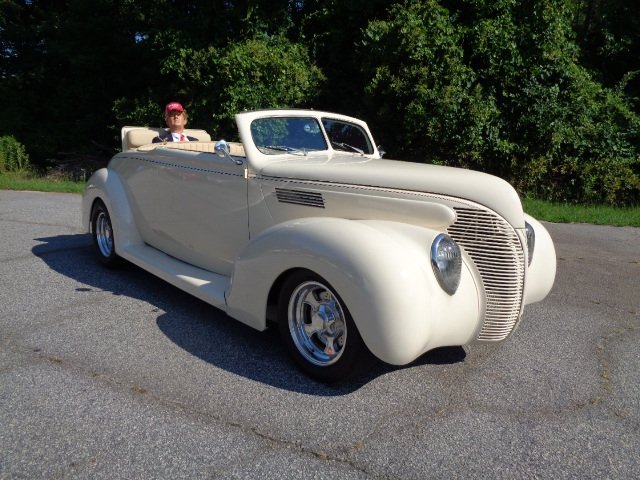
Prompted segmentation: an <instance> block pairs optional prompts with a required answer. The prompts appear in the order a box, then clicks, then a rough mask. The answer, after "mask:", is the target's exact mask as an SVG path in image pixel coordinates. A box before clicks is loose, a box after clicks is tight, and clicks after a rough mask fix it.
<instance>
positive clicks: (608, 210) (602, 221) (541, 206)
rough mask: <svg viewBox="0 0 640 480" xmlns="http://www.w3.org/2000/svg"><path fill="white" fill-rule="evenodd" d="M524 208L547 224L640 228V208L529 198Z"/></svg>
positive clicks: (523, 203) (524, 200)
mask: <svg viewBox="0 0 640 480" xmlns="http://www.w3.org/2000/svg"><path fill="white" fill-rule="evenodd" d="M522 207H523V208H524V211H525V212H527V213H528V214H529V215H531V216H532V217H535V218H537V219H538V220H545V221H547V222H554V223H591V224H594V225H613V226H616V227H640V207H630V208H618V207H609V206H605V205H569V204H558V203H551V202H547V201H543V200H535V199H529V198H525V199H523V201H522Z"/></svg>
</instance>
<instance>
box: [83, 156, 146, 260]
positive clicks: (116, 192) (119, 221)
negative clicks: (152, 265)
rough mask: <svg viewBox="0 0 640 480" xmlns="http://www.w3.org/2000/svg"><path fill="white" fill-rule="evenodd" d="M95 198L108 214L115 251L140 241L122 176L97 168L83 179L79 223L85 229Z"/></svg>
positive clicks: (88, 227)
mask: <svg viewBox="0 0 640 480" xmlns="http://www.w3.org/2000/svg"><path fill="white" fill-rule="evenodd" d="M97 199H100V200H102V202H104V204H105V206H106V207H107V210H108V212H109V216H110V217H111V223H112V227H113V235H114V239H115V248H116V252H124V251H125V249H126V247H128V246H129V245H137V244H140V243H142V239H141V237H140V233H139V232H138V229H137V227H136V224H135V222H134V219H133V213H132V211H131V206H130V204H129V200H128V197H127V194H126V192H125V189H124V186H123V184H122V180H121V179H120V177H119V175H118V174H117V173H115V172H114V171H113V170H109V169H107V168H101V169H100V170H98V171H96V172H95V173H94V174H93V175H92V176H91V178H90V179H89V181H88V182H87V188H86V189H85V192H84V197H83V200H82V223H83V226H84V228H86V229H87V231H91V209H92V208H93V205H94V203H95V201H96V200H97Z"/></svg>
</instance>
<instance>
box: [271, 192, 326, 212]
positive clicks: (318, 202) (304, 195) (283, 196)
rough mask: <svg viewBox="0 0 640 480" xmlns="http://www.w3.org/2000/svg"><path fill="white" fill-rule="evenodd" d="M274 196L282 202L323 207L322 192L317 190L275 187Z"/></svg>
mask: <svg viewBox="0 0 640 480" xmlns="http://www.w3.org/2000/svg"><path fill="white" fill-rule="evenodd" d="M276 198H277V199H278V201H279V202H283V203H293V204H295V205H305V206H308V207H319V208H324V198H322V194H321V193H318V192H307V191H304V190H290V189H288V188H276Z"/></svg>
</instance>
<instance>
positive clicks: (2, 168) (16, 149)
mask: <svg viewBox="0 0 640 480" xmlns="http://www.w3.org/2000/svg"><path fill="white" fill-rule="evenodd" d="M29 169H30V164H29V155H28V154H27V151H26V149H25V148H24V145H22V144H21V143H20V142H18V141H17V140H16V139H15V138H14V137H12V136H9V135H7V136H3V137H0V173H5V172H25V171H27V170H29Z"/></svg>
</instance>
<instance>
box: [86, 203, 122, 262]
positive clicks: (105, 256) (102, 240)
mask: <svg viewBox="0 0 640 480" xmlns="http://www.w3.org/2000/svg"><path fill="white" fill-rule="evenodd" d="M91 233H92V235H93V245H94V246H95V248H96V252H97V254H98V258H99V259H100V262H101V263H102V264H103V265H106V266H108V267H113V266H116V265H117V264H118V263H119V261H120V257H118V255H117V254H116V248H115V243H114V237H113V226H112V224H111V217H110V216H109V212H108V211H107V207H105V205H104V203H102V201H100V200H97V201H96V203H95V204H94V206H93V209H92V210H91Z"/></svg>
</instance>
